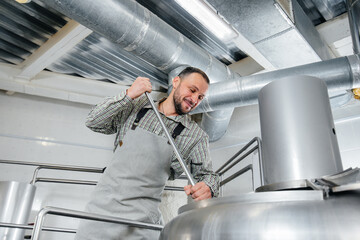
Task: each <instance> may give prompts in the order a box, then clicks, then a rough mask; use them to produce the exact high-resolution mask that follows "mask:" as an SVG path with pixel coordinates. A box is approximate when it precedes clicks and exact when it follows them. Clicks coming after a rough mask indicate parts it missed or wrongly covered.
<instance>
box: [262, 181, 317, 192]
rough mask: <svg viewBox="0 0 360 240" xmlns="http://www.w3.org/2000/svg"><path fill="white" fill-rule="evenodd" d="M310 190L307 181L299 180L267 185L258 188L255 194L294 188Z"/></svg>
mask: <svg viewBox="0 0 360 240" xmlns="http://www.w3.org/2000/svg"><path fill="white" fill-rule="evenodd" d="M308 187H310V188H312V186H310V185H309V184H308V181H307V180H306V179H301V180H291V181H286V182H278V183H273V184H267V185H263V186H260V187H258V188H257V189H256V190H255V191H256V192H269V191H277V190H285V189H290V190H291V189H296V188H308Z"/></svg>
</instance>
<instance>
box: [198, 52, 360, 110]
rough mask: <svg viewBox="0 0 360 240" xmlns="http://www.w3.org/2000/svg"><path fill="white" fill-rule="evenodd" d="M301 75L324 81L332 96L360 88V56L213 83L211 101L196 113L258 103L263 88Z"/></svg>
mask: <svg viewBox="0 0 360 240" xmlns="http://www.w3.org/2000/svg"><path fill="white" fill-rule="evenodd" d="M299 75H306V76H313V77H317V78H320V79H322V80H323V81H324V82H325V83H326V85H327V88H328V90H329V94H330V95H331V94H332V93H334V92H339V91H344V90H349V89H352V88H358V87H360V59H359V55H351V56H347V57H341V58H336V59H331V60H327V61H323V62H317V63H312V64H306V65H302V66H297V67H292V68H286V69H281V70H277V71H272V72H267V73H263V74H257V75H252V76H247V77H239V78H236V79H235V80H234V81H230V82H219V83H215V84H211V85H210V87H209V92H208V96H207V98H205V99H204V100H203V101H202V102H201V104H200V105H199V106H198V107H197V108H196V109H195V110H194V113H200V112H208V111H214V110H219V109H224V108H231V107H233V108H234V107H241V106H246V105H251V104H256V103H257V102H258V100H257V98H258V93H259V91H260V89H261V88H262V87H264V86H265V85H267V84H268V83H270V82H272V81H275V80H280V79H285V78H289V77H292V76H299ZM289 79H291V78H289Z"/></svg>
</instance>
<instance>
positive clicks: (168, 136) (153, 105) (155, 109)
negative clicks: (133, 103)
mask: <svg viewBox="0 0 360 240" xmlns="http://www.w3.org/2000/svg"><path fill="white" fill-rule="evenodd" d="M145 95H146V97H147V98H148V99H149V102H150V104H151V107H152V108H153V110H154V112H155V115H156V117H157V118H158V120H159V122H160V124H161V126H162V128H163V130H164V132H165V135H166V137H167V138H168V140H169V142H170V144H171V146H172V147H173V149H174V152H175V155H176V157H177V159H178V161H179V163H180V165H181V168H182V169H183V170H184V173H185V175H186V177H187V178H188V180H189V182H190V184H191V185H193V186H194V185H195V180H194V178H193V176H192V175H191V173H190V171H189V169H188V167H187V166H186V163H185V161H184V159H183V158H182V156H181V154H180V152H179V150H178V149H177V147H176V145H175V143H174V141H173V139H172V137H171V136H170V134H169V131H168V130H167V128H166V126H165V124H164V122H163V120H162V119H161V116H160V113H159V111H158V110H157V108H156V106H155V104H154V100H153V99H152V97H151V96H150V94H149V93H148V92H145Z"/></svg>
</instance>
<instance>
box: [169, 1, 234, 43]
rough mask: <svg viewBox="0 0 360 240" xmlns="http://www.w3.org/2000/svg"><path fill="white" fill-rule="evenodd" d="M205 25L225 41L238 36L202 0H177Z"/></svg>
mask: <svg viewBox="0 0 360 240" xmlns="http://www.w3.org/2000/svg"><path fill="white" fill-rule="evenodd" d="M175 2H176V3H177V4H179V5H180V6H181V7H182V8H183V9H184V10H186V11H187V12H188V13H190V14H191V15H192V16H193V17H194V18H195V19H196V20H198V21H199V22H200V23H201V24H202V25H203V26H204V27H206V28H207V29H208V30H209V31H210V32H212V33H213V34H214V35H215V36H217V37H218V38H219V39H221V40H222V41H224V42H229V41H230V40H232V39H233V38H235V37H236V36H237V33H236V32H235V30H234V29H233V28H232V27H231V26H230V25H229V24H228V23H226V22H225V21H224V19H222V18H221V17H220V16H219V15H218V14H217V13H216V12H215V11H214V10H213V9H212V8H211V7H210V6H209V5H208V4H206V3H205V2H204V1H202V0H175Z"/></svg>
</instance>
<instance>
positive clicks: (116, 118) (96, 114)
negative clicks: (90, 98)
mask: <svg viewBox="0 0 360 240" xmlns="http://www.w3.org/2000/svg"><path fill="white" fill-rule="evenodd" d="M132 102H133V100H132V99H131V98H130V97H129V96H128V95H126V91H124V92H122V93H120V94H119V95H117V96H114V97H108V98H105V99H104V101H103V102H101V103H99V104H97V105H96V106H95V107H94V108H93V109H92V110H91V111H90V113H89V115H88V116H87V119H86V123H85V125H86V126H87V127H88V128H90V129H91V130H92V131H94V132H100V133H104V134H113V133H116V132H117V129H118V127H119V125H121V124H122V121H124V120H125V119H127V117H128V116H129V115H130V113H131V111H132V109H133V103H132Z"/></svg>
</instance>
